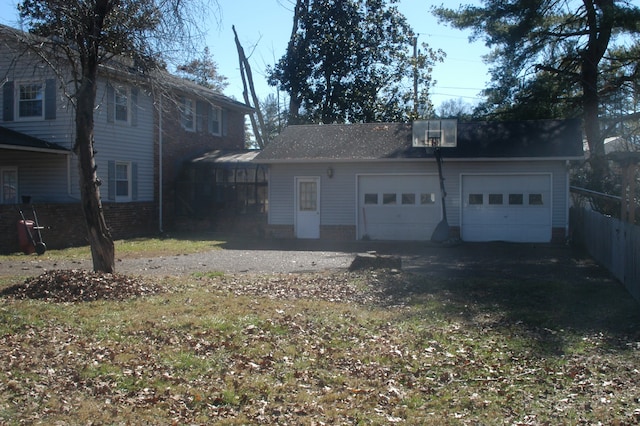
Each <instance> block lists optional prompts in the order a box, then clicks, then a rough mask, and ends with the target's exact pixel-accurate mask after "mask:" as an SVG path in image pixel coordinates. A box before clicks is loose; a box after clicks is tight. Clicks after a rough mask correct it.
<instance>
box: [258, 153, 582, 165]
mask: <svg viewBox="0 0 640 426" xmlns="http://www.w3.org/2000/svg"><path fill="white" fill-rule="evenodd" d="M442 158H443V160H445V161H449V162H453V161H455V162H489V161H492V162H496V161H498V162H508V161H580V160H584V155H582V156H557V157H471V158H465V157H447V156H445V155H443V156H442ZM433 160H435V157H433V156H428V157H419V158H297V159H284V160H278V159H260V158H257V159H254V160H253V162H254V163H260V164H313V163H382V162H405V163H406V162H412V161H433Z"/></svg>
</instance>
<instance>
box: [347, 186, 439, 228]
mask: <svg viewBox="0 0 640 426" xmlns="http://www.w3.org/2000/svg"><path fill="white" fill-rule="evenodd" d="M357 216H358V238H360V239H362V238H369V239H372V240H428V239H430V238H431V234H432V233H433V230H434V229H435V227H436V225H437V224H438V222H439V221H440V219H441V217H442V208H441V203H440V191H439V183H438V177H437V176H433V175H361V176H358V215H357Z"/></svg>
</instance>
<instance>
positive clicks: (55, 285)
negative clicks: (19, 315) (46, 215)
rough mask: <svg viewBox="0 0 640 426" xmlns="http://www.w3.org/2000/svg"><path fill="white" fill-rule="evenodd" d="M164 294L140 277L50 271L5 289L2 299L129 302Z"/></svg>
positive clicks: (77, 270) (73, 270) (82, 271)
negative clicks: (139, 297) (136, 297)
mask: <svg viewBox="0 0 640 426" xmlns="http://www.w3.org/2000/svg"><path fill="white" fill-rule="evenodd" d="M160 291H161V288H160V286H158V285H156V284H153V283H150V282H147V281H146V280H144V279H142V278H139V277H130V276H127V275H121V274H103V273H98V272H90V271H85V270H79V269H70V270H53V271H48V272H45V273H43V274H41V275H39V276H37V277H32V278H28V279H27V280H25V281H24V283H21V284H17V285H14V286H11V287H8V288H6V289H4V290H3V291H2V292H0V296H11V297H14V298H16V299H43V300H46V301H49V302H89V301H93V300H125V299H128V298H131V297H134V296H143V295H150V294H154V293H158V292H160Z"/></svg>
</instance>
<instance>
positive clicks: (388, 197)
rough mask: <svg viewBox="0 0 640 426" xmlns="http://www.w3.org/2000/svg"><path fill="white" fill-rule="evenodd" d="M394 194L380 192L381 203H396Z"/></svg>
mask: <svg viewBox="0 0 640 426" xmlns="http://www.w3.org/2000/svg"><path fill="white" fill-rule="evenodd" d="M396 198H397V197H396V194H395V193H394V194H382V204H385V205H391V204H397V201H396Z"/></svg>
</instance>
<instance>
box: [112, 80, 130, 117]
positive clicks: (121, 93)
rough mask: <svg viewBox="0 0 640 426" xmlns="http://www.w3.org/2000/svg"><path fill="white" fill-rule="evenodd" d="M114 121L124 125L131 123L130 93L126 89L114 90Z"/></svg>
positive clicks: (116, 88) (118, 88) (117, 88)
mask: <svg viewBox="0 0 640 426" xmlns="http://www.w3.org/2000/svg"><path fill="white" fill-rule="evenodd" d="M113 96H114V98H113V106H114V119H115V121H119V122H122V123H126V122H128V121H129V91H128V90H127V88H126V87H123V86H115V87H114V88H113Z"/></svg>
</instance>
